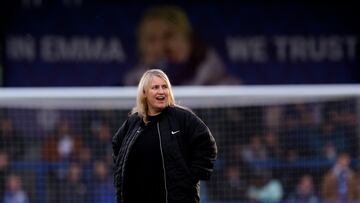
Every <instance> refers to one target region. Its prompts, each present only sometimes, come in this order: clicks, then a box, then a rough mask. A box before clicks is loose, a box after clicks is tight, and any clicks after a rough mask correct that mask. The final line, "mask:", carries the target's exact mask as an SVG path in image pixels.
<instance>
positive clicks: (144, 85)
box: [132, 69, 175, 122]
mask: <svg viewBox="0 0 360 203" xmlns="http://www.w3.org/2000/svg"><path fill="white" fill-rule="evenodd" d="M154 76H158V77H160V78H162V79H163V80H164V81H165V83H166V85H167V86H168V89H169V95H168V106H175V98H174V94H173V91H172V88H171V83H170V80H169V78H168V76H167V75H166V74H165V73H164V72H163V71H162V70H160V69H150V70H147V71H146V72H145V73H144V74H143V75H142V77H141V79H140V82H139V85H138V90H137V97H136V106H135V107H134V108H133V109H132V113H138V115H139V116H140V117H142V118H143V120H144V121H145V122H147V117H148V115H147V113H148V112H147V111H148V104H147V101H146V97H145V93H146V91H148V89H149V86H150V82H151V79H152V78H153V77H154Z"/></svg>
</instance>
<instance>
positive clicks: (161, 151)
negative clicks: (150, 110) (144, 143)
mask: <svg viewBox="0 0 360 203" xmlns="http://www.w3.org/2000/svg"><path fill="white" fill-rule="evenodd" d="M157 130H158V135H159V143H160V153H161V160H162V167H163V171H164V183H165V184H164V186H165V202H166V203H168V190H167V186H166V171H165V161H164V153H163V150H162V143H161V134H160V124H159V122H158V123H157Z"/></svg>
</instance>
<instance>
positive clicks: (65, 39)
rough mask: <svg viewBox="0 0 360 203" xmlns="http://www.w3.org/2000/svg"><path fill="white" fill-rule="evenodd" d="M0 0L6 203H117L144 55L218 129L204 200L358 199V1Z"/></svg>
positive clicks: (0, 138) (0, 163) (2, 191)
mask: <svg viewBox="0 0 360 203" xmlns="http://www.w3.org/2000/svg"><path fill="white" fill-rule="evenodd" d="M0 5H1V6H0V12H1V20H0V46H1V47H0V53H1V58H0V81H1V86H2V88H1V89H0V203H2V202H4V203H11V202H14V199H16V198H20V199H23V201H21V202H24V203H26V202H36V203H44V202H46V203H53V202H62V203H72V202H77V203H81V202H84V203H85V202H94V203H110V202H115V199H114V189H113V186H112V175H111V174H112V162H111V146H110V139H111V136H112V135H113V134H114V132H115V131H116V129H117V128H118V127H119V126H120V125H121V123H122V122H123V121H124V119H126V117H127V115H128V112H129V111H130V109H131V107H132V106H133V105H134V99H135V93H136V90H135V87H134V86H133V85H134V84H136V82H135V83H134V81H136V80H137V73H138V72H140V73H141V72H142V71H143V70H142V68H144V67H149V66H155V67H159V68H162V69H163V70H164V71H165V72H166V73H168V75H169V76H170V79H171V81H173V82H174V84H175V96H176V98H178V100H179V102H180V104H184V105H186V106H189V107H191V108H192V109H193V110H194V111H195V112H196V113H197V114H198V115H199V116H200V117H201V118H202V119H203V120H204V121H205V122H206V123H207V124H208V126H209V127H210V129H211V130H212V131H213V134H214V136H215V138H216V140H217V142H218V146H219V157H218V160H217V162H216V166H215V172H214V174H213V177H212V179H211V180H210V181H208V182H202V183H201V184H202V190H201V196H202V202H205V203H212V202H214V203H225V202H226V203H235V202H293V203H295V202H309V203H315V202H360V195H359V194H360V155H359V152H360V151H359V146H360V138H359V136H360V134H359V133H360V131H359V130H360V129H359V128H360V122H359V121H360V120H359V119H360V112H359V111H360V86H359V85H358V83H359V82H360V71H359V70H360V69H359V51H358V50H359V49H358V47H359V43H358V39H359V28H360V27H359V26H358V22H357V21H358V19H359V17H360V16H359V15H360V14H359V12H358V8H357V7H356V6H354V5H351V4H342V3H340V2H326V3H321V2H318V3H307V2H305V1H303V2H302V1H295V2H292V3H289V2H287V1H278V2H277V3H276V4H269V3H264V2H262V1H252V2H250V1H244V2H237V3H234V2H227V1H225V2H221V3H220V2H217V1H199V2H190V1H174V2H172V3H171V4H169V3H168V2H165V1H155V2H153V3H149V2H142V3H131V2H130V1H129V2H120V1H115V0H105V1H100V0H89V1H84V0H54V1H44V0H21V1H11V2H10V1H9V2H2V3H0Z"/></svg>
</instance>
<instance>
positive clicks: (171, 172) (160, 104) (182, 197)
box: [112, 69, 217, 203]
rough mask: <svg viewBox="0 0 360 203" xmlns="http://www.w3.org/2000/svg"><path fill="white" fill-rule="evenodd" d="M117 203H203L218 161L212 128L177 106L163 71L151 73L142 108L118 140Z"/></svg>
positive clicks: (141, 88)
mask: <svg viewBox="0 0 360 203" xmlns="http://www.w3.org/2000/svg"><path fill="white" fill-rule="evenodd" d="M112 145H113V160H114V164H115V167H114V179H115V186H116V196H117V202H118V203H120V202H121V203H128V202H159V203H165V202H166V203H175V202H184V203H185V202H186V203H198V202H199V201H200V197H199V191H200V184H199V181H200V180H207V179H209V178H210V175H211V173H212V171H213V164H214V161H215V159H216V155H217V147H216V143H215V139H214V137H213V136H212V134H211V132H210V130H209V128H208V127H207V126H206V125H205V124H204V122H203V121H202V120H200V118H199V117H198V116H196V115H195V114H194V113H193V112H191V111H190V110H188V109H186V108H184V107H180V106H178V105H176V104H175V99H174V96H173V92H172V88H171V83H170V81H169V79H168V77H167V75H166V74H165V73H164V72H163V71H161V70H159V69H151V70H148V71H146V72H145V73H144V74H143V76H142V78H141V80H140V82H139V85H138V95H137V105H136V106H135V107H134V109H133V111H132V114H131V115H130V116H129V118H128V119H127V120H126V121H125V122H124V123H123V125H122V126H121V127H120V129H119V130H118V131H117V132H116V134H115V135H114V136H113V140H112Z"/></svg>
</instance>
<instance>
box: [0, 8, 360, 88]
mask: <svg viewBox="0 0 360 203" xmlns="http://www.w3.org/2000/svg"><path fill="white" fill-rule="evenodd" d="M154 8H155V10H154ZM149 9H152V11H149ZM166 9H168V8H165V10H166ZM172 9H173V7H170V10H172ZM17 13H18V14H17V15H16V16H15V17H14V18H13V19H12V20H11V22H9V23H8V26H7V29H6V30H5V39H4V42H5V43H4V45H5V47H4V51H3V54H4V57H3V59H4V74H3V75H4V76H3V77H4V85H5V86H8V87H19V86H23V87H27V86H121V85H134V84H136V81H137V80H138V77H139V76H138V75H139V74H141V73H142V71H143V70H145V69H146V68H148V67H152V66H155V67H159V68H162V69H164V70H165V71H166V72H167V73H168V75H169V77H170V78H171V80H172V81H174V84H175V85H187V84H199V85H213V84H215V85H216V84H319V83H322V84H324V83H327V84H329V83H359V82H360V74H359V70H358V60H359V54H358V53H359V51H358V47H359V43H358V41H359V35H358V33H359V32H358V29H359V28H358V26H357V22H356V20H355V19H359V17H360V16H359V14H358V12H357V11H355V9H354V8H352V7H351V6H342V7H340V6H337V5H333V6H331V5H330V6H319V5H300V4H281V5H278V6H264V5H260V4H244V3H243V4H231V5H230V4H226V3H224V4H215V3H197V4H195V3H193V4H190V3H189V4H182V5H180V6H178V7H176V9H173V10H172V11H169V12H167V11H164V10H161V9H160V10H156V6H155V7H154V6H149V5H145V4H144V5H138V4H116V3H113V4H109V3H108V4H106V3H103V4H100V3H98V4H89V5H84V6H82V7H74V8H65V7H61V6H53V7H50V6H47V7H44V8H38V9H21V10H19V11H18V12H17ZM159 13H160V14H159ZM182 14H184V15H182ZM144 15H145V16H146V15H147V17H148V18H145V20H144V18H143V16H144ZM159 15H160V16H168V17H169V16H171V15H173V16H175V17H173V19H171V18H172V17H170V18H168V19H167V21H168V22H172V21H174V25H175V26H177V27H179V28H181V29H182V31H181V32H182V33H185V34H186V36H187V37H188V38H190V39H187V40H188V41H190V42H189V46H190V48H189V47H187V43H186V42H185V43H181V42H182V41H181V40H182V38H181V36H180V35H179V34H177V33H175V32H174V33H172V30H171V29H172V28H171V25H169V23H168V24H167V26H168V27H166V28H164V31H163V33H165V34H162V33H159V32H161V29H163V27H161V26H162V25H159V24H157V23H156V22H154V21H151V20H153V19H154V18H158V17H156V16H159ZM154 16H155V17H154ZM169 19H170V20H169ZM174 19H175V20H174ZM150 21H151V22H150ZM187 22H188V24H187ZM146 23H148V24H146ZM156 26H158V27H156ZM174 30H175V29H174ZM155 31H158V32H157V33H153V32H155ZM166 33H170V34H169V35H171V36H170V37H168V38H169V39H166V37H167V36H166ZM189 33H190V34H189ZM158 35H159V36H164V38H156V36H158ZM151 37H153V38H151ZM170 38H171V39H170ZM146 40H147V41H146ZM171 40H172V41H171ZM156 43H157V44H156ZM165 43H168V45H166V46H167V47H165V45H164V47H165V48H159V46H160V44H165ZM151 44H153V45H151ZM146 46H147V47H146ZM150 46H153V47H152V48H150ZM171 46H173V47H171ZM158 49H161V51H159V50H158ZM181 51H183V52H181ZM220 76H221V77H220ZM219 78H221V79H219Z"/></svg>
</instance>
